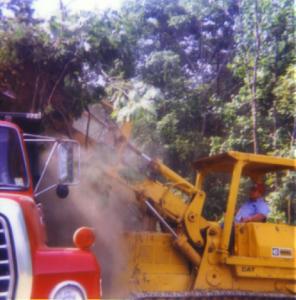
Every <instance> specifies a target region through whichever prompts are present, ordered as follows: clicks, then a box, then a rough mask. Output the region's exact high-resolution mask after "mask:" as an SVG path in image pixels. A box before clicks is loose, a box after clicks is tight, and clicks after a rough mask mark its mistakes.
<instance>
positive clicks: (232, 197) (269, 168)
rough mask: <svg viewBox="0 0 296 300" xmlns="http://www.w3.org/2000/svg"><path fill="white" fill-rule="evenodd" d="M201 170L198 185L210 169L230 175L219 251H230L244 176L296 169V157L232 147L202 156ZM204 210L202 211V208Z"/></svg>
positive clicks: (198, 167)
mask: <svg viewBox="0 0 296 300" xmlns="http://www.w3.org/2000/svg"><path fill="white" fill-rule="evenodd" d="M193 166H194V168H195V169H196V170H197V171H198V175H197V178H196V188H197V189H199V190H202V189H203V183H204V180H205V177H206V176H207V175H208V174H210V173H217V172H219V173H228V174H230V175H231V181H230V188H229V193H228V199H227V207H226V212H225V218H224V220H225V221H224V226H223V236H222V241H221V248H220V251H221V252H222V253H224V254H225V255H227V254H228V249H229V242H230V236H231V230H232V226H233V222H234V216H235V209H236V204H237V199H238V197H237V196H238V191H239V185H240V179H241V177H249V178H251V179H252V180H253V181H255V182H256V181H260V180H262V177H263V176H264V175H265V174H267V173H272V172H278V171H296V161H295V159H288V158H280V157H270V156H267V155H259V154H251V153H242V152H236V151H229V152H227V153H223V154H219V155H215V156H212V157H207V158H201V159H199V160H197V161H195V162H194V163H193ZM199 213H200V214H201V212H199Z"/></svg>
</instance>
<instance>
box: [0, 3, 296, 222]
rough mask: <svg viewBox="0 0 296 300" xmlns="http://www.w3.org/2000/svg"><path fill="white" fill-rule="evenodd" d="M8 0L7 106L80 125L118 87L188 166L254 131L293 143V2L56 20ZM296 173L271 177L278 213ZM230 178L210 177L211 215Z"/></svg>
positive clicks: (1, 78)
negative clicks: (88, 111)
mask: <svg viewBox="0 0 296 300" xmlns="http://www.w3.org/2000/svg"><path fill="white" fill-rule="evenodd" d="M0 3H1V4H3V5H1V6H0V8H1V9H0V12H1V13H0V18H1V24H0V92H1V93H2V95H0V100H1V102H0V107H1V109H2V110H4V109H5V110H6V109H11V110H12V109H15V108H16V107H17V109H18V110H26V111H28V110H30V111H39V110H43V111H44V112H45V114H46V115H47V117H48V118H47V120H51V121H53V122H52V124H54V125H56V124H57V120H59V121H62V124H64V123H66V124H68V123H69V124H70V123H71V120H72V119H73V118H76V117H78V116H79V115H80V114H81V112H82V111H83V110H84V109H85V108H86V107H87V105H88V104H90V103H94V102H96V101H99V100H100V99H101V98H102V97H104V96H108V98H109V99H110V101H111V102H112V103H113V105H114V106H115V107H116V110H117V112H116V114H114V117H115V118H116V119H117V120H118V121H119V122H122V121H126V120H132V121H133V123H134V138H135V142H136V143H138V144H139V145H141V147H142V150H144V151H146V152H148V154H149V155H151V156H152V157H153V156H158V157H159V156H160V157H162V158H163V159H164V161H165V162H166V163H168V164H169V165H170V166H171V167H172V168H173V169H175V170H176V171H178V172H181V173H182V174H183V175H184V176H186V177H191V176H192V168H191V162H192V160H194V159H195V158H197V157H201V156H206V155H209V154H218V153H221V152H224V151H228V150H239V151H246V152H253V149H254V139H255V138H256V139H257V140H258V148H259V152H260V153H264V154H266V153H268V154H272V155H280V156H286V157H289V156H291V153H293V151H292V150H293V147H295V138H296V137H295V135H296V133H295V132H294V130H296V129H295V128H296V110H295V109H296V97H295V54H294V49H295V41H294V24H295V17H294V15H293V11H294V10H293V3H292V1H290V0H284V1H281V0H272V1H271V0H264V1H259V0H255V1H247V0H242V1H236V0H218V1H211V0H198V1H196V0H173V1H169V0H140V1H136V0H129V1H125V2H124V5H123V8H122V10H121V11H119V12H114V11H111V10H108V11H105V12H102V13H100V14H98V13H94V12H86V13H80V14H78V15H73V14H71V13H70V12H69V11H67V10H66V9H65V8H62V9H61V12H60V16H59V17H52V18H51V19H50V20H49V22H41V21H40V20H37V19H35V18H34V15H33V13H34V12H33V9H32V3H33V1H32V0H27V1H21V0H9V1H5V2H3V1H0ZM4 4H5V5H4ZM4 10H5V13H3V12H4ZM7 11H8V12H9V14H7V13H6V12H7ZM7 91H8V92H10V94H13V95H15V97H16V99H17V100H11V99H10V100H9V99H8V98H7V96H5V95H4V94H7ZM11 103H14V107H11ZM254 104H255V105H254ZM254 120H255V121H256V122H255V123H254ZM62 127H64V126H62ZM294 179H295V178H294V177H291V176H290V177H286V178H284V179H283V181H282V182H279V181H278V180H277V179H276V178H268V184H269V185H270V186H271V187H272V191H273V192H272V193H271V194H270V199H269V201H270V203H271V206H272V207H273V214H272V218H273V219H274V220H277V219H279V220H287V218H288V214H287V210H288V207H290V208H289V210H290V211H292V213H293V212H295V201H294V200H295V195H294V194H293V191H295V187H292V186H291V185H289V182H291V181H292V180H294ZM222 181H223V180H222V179H221V178H218V179H217V182H216V181H215V182H216V183H214V181H213V182H212V183H211V182H210V183H209V184H208V185H209V188H210V190H211V191H212V194H210V195H209V197H210V199H211V205H210V206H209V207H208V208H207V209H206V214H207V216H211V215H212V216H213V215H215V216H216V217H217V218H218V217H219V216H220V215H221V214H222V210H223V208H222V207H221V206H219V201H220V200H221V199H219V198H221V197H219V195H220V194H221V195H222V193H224V191H225V188H224V187H225V184H224V182H222ZM293 189H294V190H293ZM289 199H291V200H289ZM280 210H282V211H284V213H280V212H279V211H280ZM290 219H291V217H290ZM291 222H295V220H294V219H293V218H292V219H291Z"/></svg>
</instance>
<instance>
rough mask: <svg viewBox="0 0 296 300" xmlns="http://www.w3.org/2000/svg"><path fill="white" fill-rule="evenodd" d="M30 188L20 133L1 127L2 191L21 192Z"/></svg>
mask: <svg viewBox="0 0 296 300" xmlns="http://www.w3.org/2000/svg"><path fill="white" fill-rule="evenodd" d="M26 187H28V176H27V172H26V167H25V161H24V155H23V151H22V147H21V141H20V138H19V135H18V132H17V131H16V130H15V129H13V128H9V127H6V126H3V127H0V189H2V190H3V189H5V190H19V189H24V188H26Z"/></svg>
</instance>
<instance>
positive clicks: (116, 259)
mask: <svg viewBox="0 0 296 300" xmlns="http://www.w3.org/2000/svg"><path fill="white" fill-rule="evenodd" d="M117 164H118V161H117V157H116V152H115V151H111V150H110V148H104V146H99V145H95V146H92V147H89V148H88V149H81V174H80V183H79V185H77V186H73V187H70V194H69V196H68V197H67V198H66V199H59V198H57V196H56V194H55V192H54V191H51V192H48V193H46V194H45V195H44V196H43V197H42V203H43V211H44V215H45V220H46V228H47V233H48V244H49V245H50V246H66V247H68V246H73V243H72V236H73V233H74V232H75V230H76V229H77V228H79V227H80V226H89V227H92V228H93V229H94V230H95V234H96V243H95V245H94V248H93V249H92V250H93V252H94V253H95V255H96V256H97V258H98V261H99V264H100V267H101V272H102V274H101V276H102V279H103V281H102V282H103V293H104V295H103V296H104V297H108V295H110V294H118V293H120V291H118V290H117V291H116V290H115V289H120V286H118V284H115V281H114V278H117V277H118V276H119V275H120V274H123V273H124V270H125V269H126V263H127V257H128V253H127V250H126V249H127V248H126V245H125V243H124V240H123V233H124V232H125V231H126V230H127V229H129V230H130V229H133V230H139V229H141V226H142V224H141V223H142V222H141V221H142V217H143V216H142V213H141V212H140V210H139V208H138V206H137V204H136V200H135V194H134V192H133V191H132V190H131V189H129V188H127V187H126V186H124V185H123V184H121V183H119V182H118V181H117V180H115V179H112V178H111V177H110V176H109V175H107V173H106V170H107V169H109V170H110V168H111V169H112V167H117ZM56 173H57V171H56V166H55V164H54V163H52V164H51V166H50V169H49V171H48V178H47V179H48V180H47V184H48V181H50V180H51V181H54V177H55V176H56V175H55V174H56Z"/></svg>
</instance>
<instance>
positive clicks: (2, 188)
mask: <svg viewBox="0 0 296 300" xmlns="http://www.w3.org/2000/svg"><path fill="white" fill-rule="evenodd" d="M26 148H27V146H26V144H25V142H24V138H23V133H22V130H21V129H20V128H19V127H18V126H17V125H15V124H14V123H11V122H7V121H0V300H8V299H98V298H100V296H101V290H100V270H99V266H98V263H97V261H96V258H95V256H94V255H93V254H92V253H91V251H89V249H88V248H86V249H82V248H77V247H76V248H52V247H48V246H47V245H46V234H45V230H44V224H43V219H42V216H41V213H40V209H39V208H38V205H37V203H36V201H35V195H36V189H35V188H34V187H33V179H32V176H31V172H30V162H29V160H28V155H27V150H26Z"/></svg>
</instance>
